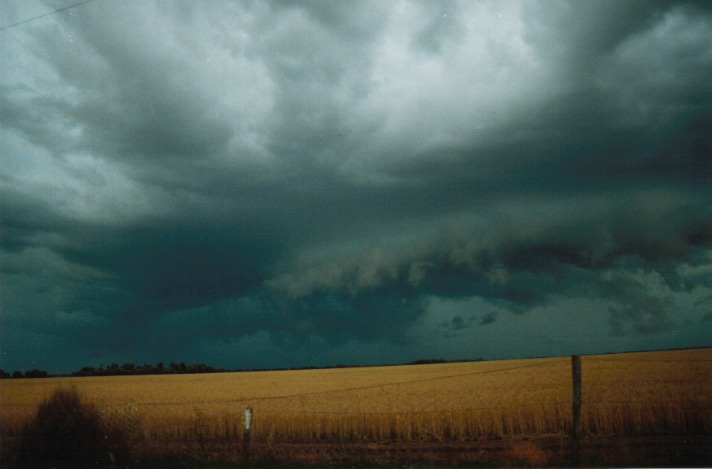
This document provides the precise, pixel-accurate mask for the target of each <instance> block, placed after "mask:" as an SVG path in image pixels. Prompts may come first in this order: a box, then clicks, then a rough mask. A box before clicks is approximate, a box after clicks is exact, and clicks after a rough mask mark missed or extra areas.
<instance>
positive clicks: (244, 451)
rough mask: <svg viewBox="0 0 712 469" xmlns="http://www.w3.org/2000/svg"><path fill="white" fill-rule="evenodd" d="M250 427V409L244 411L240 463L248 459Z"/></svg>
mask: <svg viewBox="0 0 712 469" xmlns="http://www.w3.org/2000/svg"><path fill="white" fill-rule="evenodd" d="M251 425H252V408H250V407H248V408H246V409H245V429H244V430H243V432H242V462H247V460H248V459H249V458H250V426H251Z"/></svg>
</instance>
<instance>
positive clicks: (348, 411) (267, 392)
mask: <svg viewBox="0 0 712 469" xmlns="http://www.w3.org/2000/svg"><path fill="white" fill-rule="evenodd" d="M581 367H582V416H581V420H582V429H583V434H584V435H587V434H588V435H609V434H611V435H623V434H624V435H631V434H635V435H637V434H670V433H685V432H696V433H706V432H710V431H712V348H704V349H690V350H676V351H663V352H641V353H626V354H614V355H593V356H582V357H581ZM57 387H74V388H76V389H77V390H78V391H79V393H80V394H81V395H82V396H83V397H84V398H85V399H86V400H88V401H90V402H92V403H94V404H95V405H96V406H97V407H98V408H99V409H100V410H101V412H102V413H103V414H104V415H105V416H106V417H107V418H108V419H109V420H111V421H112V422H114V423H118V424H120V425H123V426H125V427H126V428H127V429H129V430H130V431H131V433H132V434H133V435H134V438H136V439H138V440H142V441H147V442H156V445H158V444H159V443H160V442H161V441H187V440H191V439H196V438H197V439H201V440H203V441H207V440H220V439H235V438H239V437H240V436H241V435H242V431H243V428H242V425H243V411H244V409H245V408H246V407H250V408H252V409H253V412H254V414H253V415H254V417H253V419H254V420H253V426H252V433H251V435H252V436H251V438H252V439H253V441H335V440H349V441H353V440H359V441H421V440H429V441H446V440H447V441H464V440H473V439H493V438H508V437H521V436H536V437H541V436H547V435H550V436H557V435H562V436H563V435H566V434H568V433H569V432H570V431H571V407H572V397H571V395H572V379H571V359H570V357H556V358H540V359H527V360H502V361H479V362H462V363H446V364H427V365H403V366H385V367H363V368H335V369H315V370H296V371H260V372H239V373H219V374H194V375H150V376H120V377H119V376H117V377H82V378H46V379H8V380H2V381H0V409H1V411H2V412H1V414H0V415H1V417H0V426H2V429H3V433H4V434H5V435H12V434H14V433H16V432H18V431H19V428H20V427H21V425H22V424H23V423H24V422H26V421H27V420H28V419H30V418H31V417H32V415H33V412H34V410H35V408H36V406H37V405H38V403H40V402H41V401H42V400H43V399H45V398H47V397H48V396H49V395H50V393H51V392H52V391H53V390H54V389H56V388H57Z"/></svg>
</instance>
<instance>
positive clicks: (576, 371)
mask: <svg viewBox="0 0 712 469" xmlns="http://www.w3.org/2000/svg"><path fill="white" fill-rule="evenodd" d="M571 376H572V378H573V407H572V423H573V429H572V431H573V437H574V440H576V441H578V440H579V438H580V437H581V357H580V356H578V355H571Z"/></svg>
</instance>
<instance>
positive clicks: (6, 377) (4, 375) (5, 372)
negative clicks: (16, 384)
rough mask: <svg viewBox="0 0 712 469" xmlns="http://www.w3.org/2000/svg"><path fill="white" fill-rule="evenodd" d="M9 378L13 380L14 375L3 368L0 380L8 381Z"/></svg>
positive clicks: (0, 370)
mask: <svg viewBox="0 0 712 469" xmlns="http://www.w3.org/2000/svg"><path fill="white" fill-rule="evenodd" d="M8 378H12V375H11V374H10V373H8V372H7V371H5V370H3V369H2V368H0V379H8Z"/></svg>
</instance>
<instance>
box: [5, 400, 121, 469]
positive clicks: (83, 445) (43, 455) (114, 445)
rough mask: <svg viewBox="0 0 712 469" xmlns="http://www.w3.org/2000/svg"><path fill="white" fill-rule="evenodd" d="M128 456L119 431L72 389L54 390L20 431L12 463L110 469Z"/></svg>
mask: <svg viewBox="0 0 712 469" xmlns="http://www.w3.org/2000/svg"><path fill="white" fill-rule="evenodd" d="M128 455H129V448H128V438H127V437H126V434H125V432H124V431H123V429H122V428H120V427H113V426H109V425H107V424H106V423H105V421H104V419H103V418H102V416H101V414H100V413H99V410H98V409H97V408H96V406H94V405H93V404H91V403H88V402H86V401H84V400H83V399H82V398H81V397H80V395H79V393H78V392H77V390H76V389H74V388H58V389H56V390H55V391H54V392H53V393H52V395H51V396H50V397H49V398H48V399H46V400H45V401H43V402H42V403H40V405H39V406H38V408H37V413H36V415H35V418H34V420H32V421H31V422H29V423H28V424H27V425H26V426H25V427H24V428H23V429H22V432H21V434H20V445H19V452H18V454H17V456H16V459H17V461H18V462H20V463H23V464H28V465H30V466H31V467H57V468H61V467H67V468H79V467H97V466H98V467H110V466H113V465H115V464H117V463H122V462H126V461H127V459H128Z"/></svg>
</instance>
